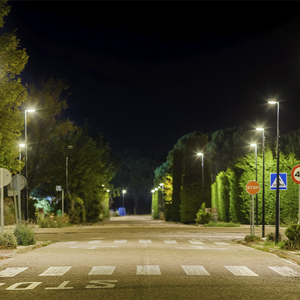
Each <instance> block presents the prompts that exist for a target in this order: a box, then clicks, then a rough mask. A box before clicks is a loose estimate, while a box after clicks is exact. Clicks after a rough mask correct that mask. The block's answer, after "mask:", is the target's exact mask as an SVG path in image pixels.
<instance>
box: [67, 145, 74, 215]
mask: <svg viewBox="0 0 300 300" xmlns="http://www.w3.org/2000/svg"><path fill="white" fill-rule="evenodd" d="M71 149H73V146H67V147H66V194H67V195H66V196H67V197H66V209H65V211H66V213H68V212H69V210H68V207H69V204H68V200H69V156H68V150H71Z"/></svg>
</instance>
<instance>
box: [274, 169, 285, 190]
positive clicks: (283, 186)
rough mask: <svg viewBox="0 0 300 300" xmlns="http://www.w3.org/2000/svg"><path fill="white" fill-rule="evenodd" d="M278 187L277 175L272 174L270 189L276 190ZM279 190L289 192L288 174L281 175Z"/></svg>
mask: <svg viewBox="0 0 300 300" xmlns="http://www.w3.org/2000/svg"><path fill="white" fill-rule="evenodd" d="M276 186H277V173H271V174H270V188H271V190H276ZM279 189H280V190H287V173H279Z"/></svg>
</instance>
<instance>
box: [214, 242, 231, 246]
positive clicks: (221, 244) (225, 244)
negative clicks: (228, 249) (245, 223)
mask: <svg viewBox="0 0 300 300" xmlns="http://www.w3.org/2000/svg"><path fill="white" fill-rule="evenodd" d="M214 243H215V244H216V245H218V246H229V244H227V243H223V242H214Z"/></svg>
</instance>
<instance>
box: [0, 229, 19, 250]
mask: <svg viewBox="0 0 300 300" xmlns="http://www.w3.org/2000/svg"><path fill="white" fill-rule="evenodd" d="M17 246H18V243H17V239H16V237H15V236H14V234H13V233H8V232H4V233H0V249H16V248H17Z"/></svg>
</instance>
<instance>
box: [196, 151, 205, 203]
mask: <svg viewBox="0 0 300 300" xmlns="http://www.w3.org/2000/svg"><path fill="white" fill-rule="evenodd" d="M197 155H198V156H202V203H203V202H204V154H203V153H200V152H198V153H197ZM200 206H201V205H200Z"/></svg>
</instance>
